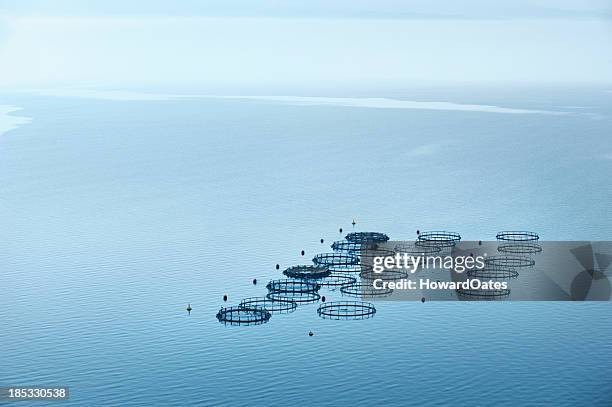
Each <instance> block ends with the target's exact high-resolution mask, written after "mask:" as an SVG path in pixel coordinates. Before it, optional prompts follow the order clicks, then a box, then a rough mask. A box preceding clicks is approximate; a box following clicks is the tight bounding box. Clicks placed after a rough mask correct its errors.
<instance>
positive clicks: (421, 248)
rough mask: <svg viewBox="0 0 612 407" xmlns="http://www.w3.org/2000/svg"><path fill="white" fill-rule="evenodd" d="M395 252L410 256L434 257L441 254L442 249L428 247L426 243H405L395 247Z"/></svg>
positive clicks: (432, 246)
mask: <svg viewBox="0 0 612 407" xmlns="http://www.w3.org/2000/svg"><path fill="white" fill-rule="evenodd" d="M395 251H396V253H399V254H407V255H408V256H433V255H435V254H437V253H440V252H441V251H442V249H441V248H440V247H438V246H434V245H427V243H424V242H419V241H416V242H404V243H398V244H396V245H395Z"/></svg>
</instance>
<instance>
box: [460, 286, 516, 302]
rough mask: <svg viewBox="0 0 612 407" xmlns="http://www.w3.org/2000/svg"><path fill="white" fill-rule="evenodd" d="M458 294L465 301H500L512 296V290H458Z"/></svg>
mask: <svg viewBox="0 0 612 407" xmlns="http://www.w3.org/2000/svg"><path fill="white" fill-rule="evenodd" d="M457 294H458V295H459V296H460V297H464V298H465V299H470V300H473V301H482V300H485V301H486V300H500V299H502V298H505V297H508V296H509V295H510V290H509V289H508V288H500V289H491V290H483V289H475V288H467V289H463V288H458V289H457Z"/></svg>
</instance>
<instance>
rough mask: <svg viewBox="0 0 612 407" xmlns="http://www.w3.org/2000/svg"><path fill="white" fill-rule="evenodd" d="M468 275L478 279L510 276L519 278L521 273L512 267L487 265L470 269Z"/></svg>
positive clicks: (501, 278) (505, 278) (499, 278)
mask: <svg viewBox="0 0 612 407" xmlns="http://www.w3.org/2000/svg"><path fill="white" fill-rule="evenodd" d="M467 276H468V277H472V278H478V279H480V278H484V279H487V280H507V279H510V278H517V277H518V276H519V273H518V271H516V270H515V269H514V268H512V267H505V266H497V267H492V266H487V267H484V268H482V269H472V270H468V271H467Z"/></svg>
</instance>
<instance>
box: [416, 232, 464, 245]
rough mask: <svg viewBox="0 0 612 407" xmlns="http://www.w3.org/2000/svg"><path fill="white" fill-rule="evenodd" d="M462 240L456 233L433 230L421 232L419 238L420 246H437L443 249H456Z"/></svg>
mask: <svg viewBox="0 0 612 407" xmlns="http://www.w3.org/2000/svg"><path fill="white" fill-rule="evenodd" d="M460 240H461V235H460V234H459V233H456V232H446V231H443V230H433V231H429V232H421V233H420V234H419V237H418V240H417V241H418V245H422V246H430V247H431V246H435V247H439V248H441V249H444V248H450V247H454V246H455V245H456V244H457V243H458V242H459V241H460Z"/></svg>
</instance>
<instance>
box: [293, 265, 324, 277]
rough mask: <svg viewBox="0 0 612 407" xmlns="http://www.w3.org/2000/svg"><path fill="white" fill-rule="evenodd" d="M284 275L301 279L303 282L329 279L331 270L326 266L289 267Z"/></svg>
mask: <svg viewBox="0 0 612 407" xmlns="http://www.w3.org/2000/svg"><path fill="white" fill-rule="evenodd" d="M283 274H284V275H286V276H287V277H291V278H299V279H302V280H310V279H312V280H316V279H319V278H323V277H327V276H329V275H330V274H331V272H330V271H329V269H328V268H327V267H325V266H303V265H300V266H293V267H289V268H288V269H286V270H285V271H283Z"/></svg>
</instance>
